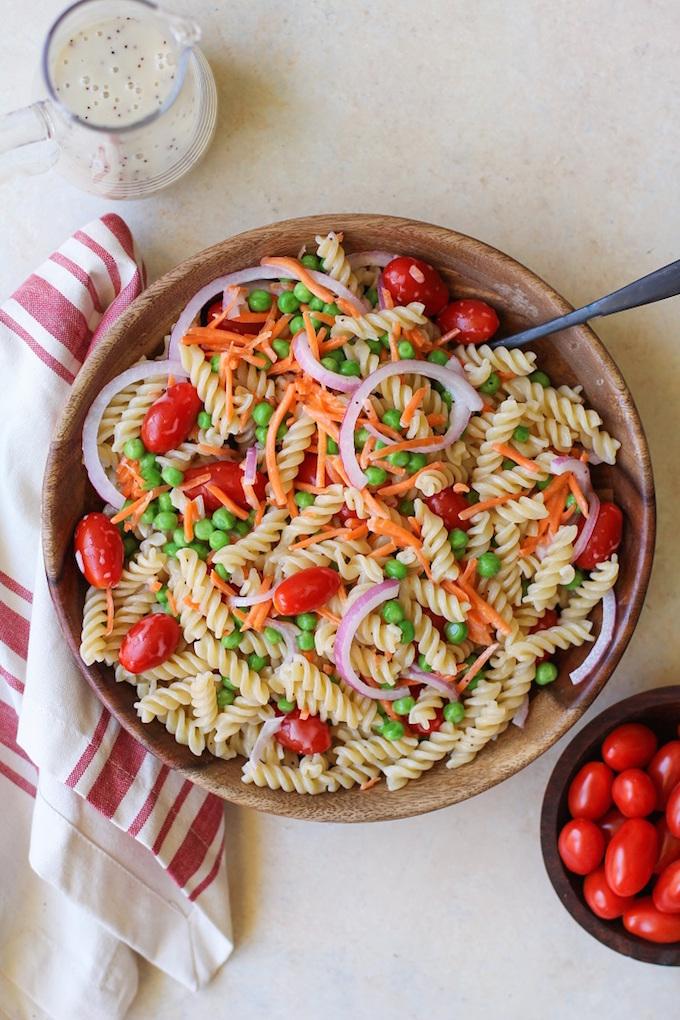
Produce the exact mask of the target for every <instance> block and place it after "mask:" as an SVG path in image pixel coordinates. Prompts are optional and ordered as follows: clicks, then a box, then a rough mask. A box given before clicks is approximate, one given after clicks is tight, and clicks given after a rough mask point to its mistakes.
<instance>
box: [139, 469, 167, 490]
mask: <svg viewBox="0 0 680 1020" xmlns="http://www.w3.org/2000/svg"><path fill="white" fill-rule="evenodd" d="M142 478H143V479H144V485H143V486H142V488H143V489H144V491H145V492H150V491H151V489H157V488H158V486H159V485H162V484H163V479H162V477H161V473H160V471H156V469H155V468H150V469H149V470H147V471H145V472H144V473H143V474H142Z"/></svg>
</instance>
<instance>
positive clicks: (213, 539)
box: [208, 528, 229, 552]
mask: <svg viewBox="0 0 680 1020" xmlns="http://www.w3.org/2000/svg"><path fill="white" fill-rule="evenodd" d="M208 545H209V546H210V548H211V549H212V550H213V551H214V552H217V550H218V549H224V547H225V545H229V535H227V534H226V533H225V532H224V531H219V530H218V529H217V528H215V530H214V531H212V532H211V533H210V536H209V538H208Z"/></svg>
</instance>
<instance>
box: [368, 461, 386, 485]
mask: <svg viewBox="0 0 680 1020" xmlns="http://www.w3.org/2000/svg"><path fill="white" fill-rule="evenodd" d="M366 479H367V481H368V484H369V485H384V484H385V482H386V480H387V471H385V469H384V468H381V467H375V466H374V465H371V467H369V468H366Z"/></svg>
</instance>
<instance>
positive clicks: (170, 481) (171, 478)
mask: <svg viewBox="0 0 680 1020" xmlns="http://www.w3.org/2000/svg"><path fill="white" fill-rule="evenodd" d="M161 477H162V479H163V481H164V482H165V483H166V485H172V486H173V487H174V486H176V485H181V484H182V482H183V481H184V472H183V471H180V470H179V468H176V467H164V468H163V470H162V471H161Z"/></svg>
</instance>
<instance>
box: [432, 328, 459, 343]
mask: <svg viewBox="0 0 680 1020" xmlns="http://www.w3.org/2000/svg"><path fill="white" fill-rule="evenodd" d="M459 333H460V330H459V329H455V328H454V329H450V330H449V331H448V333H444V335H443V336H440V337H439V340H437V342H436V343H435V347H441V345H442V344H447V343H448V342H449V340H453V339H454V338H455V337H457V336H458V334H459Z"/></svg>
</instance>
